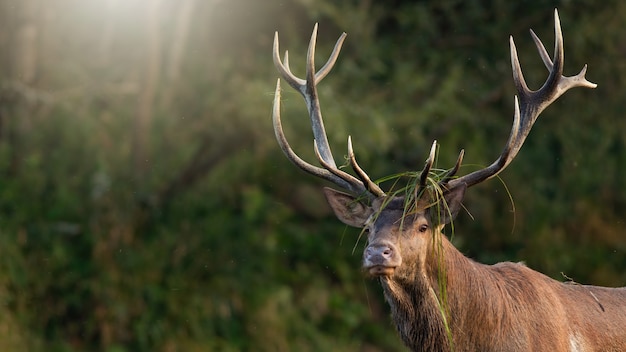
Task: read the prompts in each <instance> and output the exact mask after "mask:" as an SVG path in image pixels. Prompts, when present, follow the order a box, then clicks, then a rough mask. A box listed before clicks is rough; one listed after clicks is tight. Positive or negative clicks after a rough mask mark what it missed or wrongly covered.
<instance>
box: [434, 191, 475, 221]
mask: <svg viewBox="0 0 626 352" xmlns="http://www.w3.org/2000/svg"><path fill="white" fill-rule="evenodd" d="M466 189H467V185H466V184H465V183H461V184H458V185H457V186H455V187H454V188H450V189H447V190H445V191H444V194H443V200H445V202H439V203H437V204H435V205H434V206H433V207H436V208H437V209H433V211H432V213H431V214H433V215H435V216H437V217H436V218H433V222H434V223H438V224H439V225H445V224H448V223H450V222H451V221H452V220H454V218H456V216H457V214H458V213H459V210H461V207H462V206H461V202H462V201H463V197H465V190H466ZM431 209H432V208H431Z"/></svg>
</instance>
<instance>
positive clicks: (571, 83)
mask: <svg viewBox="0 0 626 352" xmlns="http://www.w3.org/2000/svg"><path fill="white" fill-rule="evenodd" d="M530 33H531V35H532V37H533V40H534V41H535V45H536V46H537V49H538V50H539V55H540V56H541V59H542V60H543V63H544V64H545V65H546V68H547V69H548V71H549V72H550V74H549V75H548V79H547V80H546V81H545V83H544V84H543V86H542V87H541V88H539V90H536V91H532V90H530V89H529V88H528V86H527V85H526V81H525V80H524V76H523V74H522V69H521V67H520V64H519V59H518V57H517V50H516V48H515V43H514V42H513V37H510V40H509V41H510V45H511V64H512V66H513V80H514V81H515V88H516V89H517V94H518V96H519V98H518V96H516V97H515V113H514V115H513V116H514V117H513V127H512V128H511V134H510V135H509V139H508V141H507V143H506V145H505V146H504V150H503V151H502V153H501V154H500V157H498V159H497V160H496V161H494V162H493V163H492V164H491V165H489V166H488V167H486V168H484V169H481V170H477V171H474V172H472V173H470V174H467V175H465V176H462V177H459V178H456V179H452V180H450V181H449V182H448V186H449V187H450V188H452V187H454V186H455V185H458V184H461V183H465V184H466V185H467V187H471V186H473V185H475V184H478V183H480V182H483V181H485V180H488V179H490V178H492V177H494V176H496V175H497V174H499V173H500V172H501V171H502V170H504V168H506V167H507V165H509V163H510V162H511V161H512V160H513V159H514V158H515V156H516V155H517V152H518V151H519V150H520V148H521V147H522V145H523V144H524V141H525V140H526V137H527V136H528V133H529V132H530V129H531V128H532V126H533V124H534V123H535V121H536V120H537V117H539V114H541V112H542V111H543V110H544V109H545V108H546V107H548V105H550V104H551V103H552V102H554V101H555V100H556V99H557V98H558V97H560V96H561V95H562V94H563V93H565V92H566V91H567V90H569V89H570V88H574V87H586V88H595V87H596V86H597V85H596V84H595V83H591V82H589V81H588V80H587V79H586V78H585V73H586V72H587V65H585V66H584V67H583V69H582V70H581V71H580V73H579V74H577V75H576V76H571V77H565V76H563V33H562V32H561V23H560V21H559V14H558V12H557V10H554V35H555V43H554V62H553V60H551V59H550V57H549V56H548V53H547V52H546V49H545V47H544V46H543V43H541V40H539V38H538V37H537V35H535V33H534V32H533V31H532V30H531V31H530ZM454 169H458V163H457V166H456V167H455V168H454ZM454 169H453V170H454ZM452 176H453V174H449V175H448V178H450V177H452Z"/></svg>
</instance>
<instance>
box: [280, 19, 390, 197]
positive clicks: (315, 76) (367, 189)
mask: <svg viewBox="0 0 626 352" xmlns="http://www.w3.org/2000/svg"><path fill="white" fill-rule="evenodd" d="M345 38H346V34H345V33H343V34H342V35H341V36H340V37H339V39H338V40H337V43H335V47H334V49H333V51H332V53H331V55H330V57H329V59H328V60H327V62H326V64H324V66H323V67H322V68H321V69H320V70H319V71H318V72H315V44H316V42H317V24H315V27H314V28H313V33H312V34H311V40H310V41H309V47H308V50H307V58H306V73H305V79H301V78H298V77H296V76H295V75H294V74H293V73H292V72H291V68H290V67H289V55H288V52H285V57H284V62H283V61H281V60H280V56H279V44H278V32H276V34H275V35H274V45H273V59H274V65H275V66H276V68H277V69H278V71H279V72H280V74H281V76H282V77H283V78H284V79H285V80H286V81H287V83H289V85H290V86H291V87H293V88H294V89H295V90H297V91H298V92H300V94H301V95H302V97H303V98H304V100H305V102H306V105H307V110H308V112H309V117H310V119H311V127H312V129H313V138H314V151H315V154H316V156H317V158H318V159H319V162H320V164H321V165H322V167H323V168H320V167H317V166H313V165H311V164H309V163H307V162H305V161H304V160H302V159H301V158H300V157H298V156H297V155H296V154H295V152H294V151H293V149H291V147H290V146H289V143H288V142H287V139H286V137H285V134H284V132H283V130H282V125H281V121H280V80H279V83H277V85H276V95H275V97H274V109H273V121H274V132H275V134H276V139H277V140H278V144H279V145H280V147H281V149H282V150H283V153H285V155H286V156H287V158H288V159H289V160H291V162H293V163H294V164H295V165H296V166H298V167H299V168H301V169H302V170H304V171H306V172H308V173H310V174H312V175H314V176H318V177H321V178H323V179H326V180H328V181H330V182H333V183H335V184H336V185H338V186H339V187H342V188H344V189H347V190H349V191H351V192H353V193H355V194H363V193H365V195H366V196H367V197H369V198H370V199H374V198H377V197H380V196H384V195H385V193H384V192H383V191H382V190H381V189H380V187H378V185H376V184H375V183H374V182H372V181H371V180H370V178H369V177H368V176H367V174H365V172H364V171H363V169H361V168H360V167H359V165H358V164H357V163H356V159H355V158H354V151H352V150H351V148H352V145H351V143H349V145H348V148H349V149H350V150H349V153H350V154H351V157H350V159H351V160H350V163H351V165H352V167H353V168H354V170H355V172H356V173H357V175H358V177H359V178H358V179H357V178H356V177H354V176H352V175H350V174H348V173H346V172H344V171H341V170H340V169H339V168H338V167H337V165H336V164H335V160H334V158H333V155H332V152H331V149H330V145H329V143H328V138H327V137H326V130H325V128H324V121H323V119H322V113H321V109H320V103H319V97H318V94H317V84H318V83H319V82H320V81H321V80H322V79H324V77H326V75H327V74H328V73H329V72H330V71H331V70H332V68H333V66H334V64H335V62H336V61H337V57H338V56H339V52H340V50H341V47H342V45H343V42H344V40H345ZM359 179H360V180H359Z"/></svg>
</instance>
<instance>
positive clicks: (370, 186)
mask: <svg viewBox="0 0 626 352" xmlns="http://www.w3.org/2000/svg"><path fill="white" fill-rule="evenodd" d="M348 158H349V159H350V165H351V166H352V169H353V170H354V171H355V172H356V174H357V176H359V179H361V182H363V184H364V185H365V188H366V189H367V190H368V191H370V192H371V193H373V194H374V195H376V196H378V197H384V196H385V192H384V191H383V190H382V189H381V188H380V187H378V185H377V184H375V183H374V182H372V180H371V179H370V177H369V176H368V175H367V173H365V171H363V169H361V167H360V166H359V164H358V163H357V162H356V157H355V155H354V149H352V137H350V136H348Z"/></svg>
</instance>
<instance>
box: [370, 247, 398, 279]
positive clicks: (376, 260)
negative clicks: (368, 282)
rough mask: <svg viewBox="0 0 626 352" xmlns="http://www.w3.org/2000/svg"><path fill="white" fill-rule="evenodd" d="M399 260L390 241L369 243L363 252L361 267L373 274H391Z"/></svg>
mask: <svg viewBox="0 0 626 352" xmlns="http://www.w3.org/2000/svg"><path fill="white" fill-rule="evenodd" d="M401 261H402V258H401V257H400V254H399V253H398V251H397V249H396V246H394V245H393V244H391V243H375V244H370V245H369V246H367V248H365V252H364V253H363V268H364V269H365V270H367V271H368V272H369V273H370V274H371V275H375V276H383V275H391V274H393V271H394V270H395V268H396V267H398V266H399V265H400V263H401Z"/></svg>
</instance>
